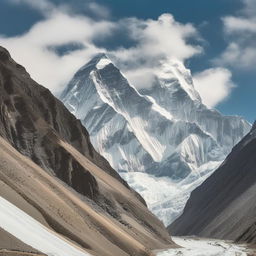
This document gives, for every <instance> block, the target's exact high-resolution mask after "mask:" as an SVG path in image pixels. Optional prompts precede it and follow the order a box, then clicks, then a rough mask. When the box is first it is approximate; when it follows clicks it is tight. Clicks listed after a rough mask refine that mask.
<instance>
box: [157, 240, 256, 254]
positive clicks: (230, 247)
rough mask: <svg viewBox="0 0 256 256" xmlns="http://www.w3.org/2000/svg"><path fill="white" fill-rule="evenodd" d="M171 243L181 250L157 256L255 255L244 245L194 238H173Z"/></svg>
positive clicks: (171, 250)
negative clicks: (178, 246)
mask: <svg viewBox="0 0 256 256" xmlns="http://www.w3.org/2000/svg"><path fill="white" fill-rule="evenodd" d="M173 241H174V242H175V243H176V244H177V245H180V246H181V247H182V248H179V249H170V250H167V251H162V252H158V253H157V256H177V255H179V256H238V255H239V256H247V255H254V253H255V250H253V249H249V248H247V247H246V245H245V244H244V245H243V244H233V243H231V242H230V241H223V240H214V239H202V238H196V237H173Z"/></svg>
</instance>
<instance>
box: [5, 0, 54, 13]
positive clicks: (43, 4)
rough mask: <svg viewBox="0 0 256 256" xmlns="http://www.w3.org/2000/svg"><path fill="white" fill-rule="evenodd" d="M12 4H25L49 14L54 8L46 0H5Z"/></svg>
mask: <svg viewBox="0 0 256 256" xmlns="http://www.w3.org/2000/svg"><path fill="white" fill-rule="evenodd" d="M5 1H7V2H9V3H12V4H26V5H28V6H30V7H32V8H34V9H36V10H38V11H40V12H42V13H43V14H47V15H48V14H50V13H52V11H53V10H55V6H54V5H53V4H52V3H51V2H50V1H48V0H39V1H38V0H37V1H35V0H5Z"/></svg>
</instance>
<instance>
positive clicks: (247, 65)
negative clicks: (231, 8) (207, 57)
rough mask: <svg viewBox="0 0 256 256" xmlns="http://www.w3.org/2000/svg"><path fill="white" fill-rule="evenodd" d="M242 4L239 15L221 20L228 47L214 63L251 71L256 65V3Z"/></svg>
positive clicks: (252, 0) (244, 1)
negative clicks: (242, 7)
mask: <svg viewBox="0 0 256 256" xmlns="http://www.w3.org/2000/svg"><path fill="white" fill-rule="evenodd" d="M242 2H243V3H244V9H243V10H242V11H241V12H240V13H239V15H237V16H228V17H224V18H223V24H224V31H225V34H226V35H227V40H228V46H227V48H226V50H225V51H224V52H223V53H222V54H221V56H220V57H219V58H217V59H216V60H215V63H217V64H219V65H225V66H231V67H235V68H239V69H244V70H252V69H254V68H255V65H256V44H255V41H256V1H255V0H243V1H242Z"/></svg>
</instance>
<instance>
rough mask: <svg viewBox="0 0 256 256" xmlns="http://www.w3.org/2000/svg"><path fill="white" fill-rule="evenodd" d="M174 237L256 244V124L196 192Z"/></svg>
mask: <svg viewBox="0 0 256 256" xmlns="http://www.w3.org/2000/svg"><path fill="white" fill-rule="evenodd" d="M169 228H170V232H171V233H172V234H173V235H198V236H202V237H211V238H218V239H231V240H235V241H238V242H248V243H254V244H256V125H254V127H253V128H252V130H251V132H250V133H249V134H248V135H247V136H246V137H245V138H244V139H243V140H242V141H241V142H240V143H239V144H238V145H237V146H236V147H235V148H234V149H233V151H232V152H231V153H230V155H229V156H228V157H227V159H226V160H225V161H224V163H223V164H222V165H221V166H220V167H219V168H218V170H216V172H215V173H214V174H213V175H212V176H211V177H209V178H208V179H207V180H206V181H205V182H204V183H203V184H202V185H201V186H199V187H198V188H197V189H196V190H194V191H193V192H192V194H191V197H190V199H189V201H188V203H187V205H186V207H185V210H184V213H183V214H182V215H181V217H180V218H178V219H177V220H176V221H175V222H174V223H173V224H171V225H170V227H169Z"/></svg>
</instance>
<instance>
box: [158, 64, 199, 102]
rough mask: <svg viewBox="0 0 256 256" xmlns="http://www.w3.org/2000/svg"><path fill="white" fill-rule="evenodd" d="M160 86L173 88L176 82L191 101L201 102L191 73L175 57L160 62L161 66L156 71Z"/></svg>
mask: <svg viewBox="0 0 256 256" xmlns="http://www.w3.org/2000/svg"><path fill="white" fill-rule="evenodd" d="M156 75H157V78H158V80H159V82H160V84H161V86H162V87H166V88H173V86H174V85H175V84H177V83H176V82H178V84H179V86H180V88H182V89H183V91H185V92H186V93H187V94H188V95H189V97H190V98H191V99H192V100H193V101H198V102H201V97H200V95H199V93H198V92H197V91H196V89H195V87H194V84H193V79H192V75H191V72H190V70H189V69H187V68H186V67H185V66H184V64H183V63H182V62H181V61H179V60H176V59H167V60H165V61H163V62H162V63H161V68H160V69H159V71H158V72H157V73H156Z"/></svg>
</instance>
